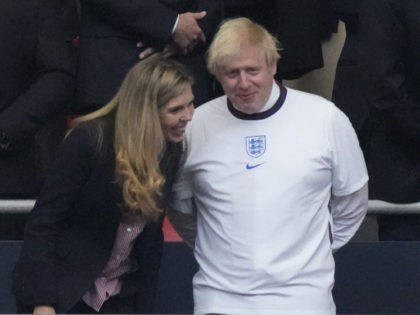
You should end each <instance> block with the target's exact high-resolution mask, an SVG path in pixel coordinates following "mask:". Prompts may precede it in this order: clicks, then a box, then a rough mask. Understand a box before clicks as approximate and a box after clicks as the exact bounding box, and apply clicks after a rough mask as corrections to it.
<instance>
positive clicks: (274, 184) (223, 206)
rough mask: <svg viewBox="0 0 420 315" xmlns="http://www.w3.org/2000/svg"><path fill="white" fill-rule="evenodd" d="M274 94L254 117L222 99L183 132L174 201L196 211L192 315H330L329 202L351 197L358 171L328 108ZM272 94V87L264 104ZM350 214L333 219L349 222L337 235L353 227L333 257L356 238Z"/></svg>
mask: <svg viewBox="0 0 420 315" xmlns="http://www.w3.org/2000/svg"><path fill="white" fill-rule="evenodd" d="M280 90H281V92H280V98H279V99H278V101H277V103H276V105H274V106H273V107H271V108H270V109H268V110H266V111H264V112H262V113H257V114H254V115H246V114H243V113H240V112H237V111H236V110H235V109H234V108H233V107H232V106H228V105H227V98H226V96H223V97H220V98H217V99H215V100H213V101H210V102H208V103H206V104H204V105H202V106H200V107H198V108H197V109H196V112H195V115H194V118H193V121H192V122H191V123H190V124H189V127H188V130H187V157H186V161H185V165H184V167H183V169H182V171H181V173H180V177H179V179H178V181H177V183H176V184H175V186H174V193H175V199H176V200H179V201H182V200H186V199H189V198H194V201H195V204H196V206H197V220H198V221H197V237H196V243H195V257H196V259H197V261H198V264H199V271H198V272H197V274H196V275H195V276H194V280H193V287H194V305H195V313H198V314H202V313H203V314H204V313H222V314H334V313H335V305H334V302H333V299H332V295H331V290H332V288H333V284H334V260H333V256H332V242H333V231H332V230H333V229H334V227H333V226H331V223H333V220H332V217H334V214H333V215H331V213H330V210H329V203H330V199H331V193H332V194H334V195H335V196H346V195H350V194H352V193H354V192H355V191H357V190H359V189H361V188H362V187H363V186H364V185H365V184H366V182H367V180H368V177H367V172H366V167H365V163H364V159H363V156H362V153H361V150H360V148H359V144H358V141H357V138H356V135H355V133H354V130H353V128H352V126H351V124H350V122H349V120H348V119H347V117H346V116H345V115H344V114H343V113H342V112H341V111H340V110H339V109H337V108H336V107H335V106H334V104H332V103H331V102H328V101H327V100H325V99H323V98H321V97H318V96H315V95H312V94H308V93H304V92H299V91H296V90H293V89H289V88H288V89H286V88H284V87H281V89H280ZM278 94H279V87H278V86H277V85H274V86H273V91H272V95H271V101H272V103H274V102H275V100H276V97H277V96H278ZM273 98H274V100H273ZM269 102H270V100H269ZM175 205H176V202H175ZM179 210H185V209H179ZM350 210H351V209H350ZM358 211H359V212H360V213H352V214H351V215H348V213H346V209H344V210H343V209H341V210H340V216H342V217H343V218H345V220H347V219H348V220H353V221H354V225H353V224H351V223H352V222H347V223H350V224H343V226H355V227H352V228H350V229H351V231H350V232H349V231H343V234H344V235H345V236H344V237H340V240H339V242H340V244H337V245H336V246H335V247H336V248H338V247H340V246H342V245H343V244H344V243H345V242H346V241H348V239H349V238H350V237H351V236H352V235H353V234H354V232H355V231H356V230H357V228H358V226H359V224H360V222H361V220H362V219H363V217H364V215H365V211H366V209H359V210H358ZM342 230H345V229H342ZM340 233H341V232H340Z"/></svg>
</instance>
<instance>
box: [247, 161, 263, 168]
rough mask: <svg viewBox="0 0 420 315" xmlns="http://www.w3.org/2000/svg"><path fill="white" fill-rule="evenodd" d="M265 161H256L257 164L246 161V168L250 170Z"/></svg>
mask: <svg viewBox="0 0 420 315" xmlns="http://www.w3.org/2000/svg"><path fill="white" fill-rule="evenodd" d="M264 163H265V162H262V163H258V164H250V163H248V164H247V165H246V169H247V170H252V169H253V168H256V167H258V166H260V165H263V164H264Z"/></svg>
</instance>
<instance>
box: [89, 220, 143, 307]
mask: <svg viewBox="0 0 420 315" xmlns="http://www.w3.org/2000/svg"><path fill="white" fill-rule="evenodd" d="M144 225H145V222H144V221H143V220H141V219H140V218H138V217H134V216H123V217H122V219H121V222H120V225H119V226H118V231H117V235H116V238H115V241H114V247H113V248H112V252H111V256H110V258H109V260H108V262H107V264H106V265H105V267H104V269H103V270H102V272H101V274H100V275H99V276H98V277H97V278H96V280H95V282H94V284H93V286H92V287H91V288H90V289H89V290H88V291H87V292H86V293H85V294H84V295H83V297H82V300H83V301H84V302H85V303H86V304H87V305H89V306H90V307H91V308H93V309H94V310H95V311H97V312H99V310H100V309H101V307H102V305H103V304H104V303H105V301H106V300H108V299H109V298H110V297H111V296H114V295H117V294H118V293H119V292H120V291H121V277H122V276H123V275H124V274H125V273H127V272H129V271H130V270H131V260H130V253H131V250H132V249H133V246H134V242H135V240H136V238H137V237H138V236H139V235H140V233H141V232H142V231H143V228H144Z"/></svg>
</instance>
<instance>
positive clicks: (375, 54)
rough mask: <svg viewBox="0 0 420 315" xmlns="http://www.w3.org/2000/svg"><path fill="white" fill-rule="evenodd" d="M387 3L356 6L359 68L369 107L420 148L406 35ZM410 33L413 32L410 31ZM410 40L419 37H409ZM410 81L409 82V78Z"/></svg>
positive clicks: (418, 107) (375, 0)
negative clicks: (358, 18) (358, 21)
mask: <svg viewBox="0 0 420 315" xmlns="http://www.w3.org/2000/svg"><path fill="white" fill-rule="evenodd" d="M393 10H395V9H392V8H391V6H390V5H389V4H388V2H387V1H383V0H366V1H363V3H362V5H361V6H360V25H359V28H360V69H361V73H362V74H363V76H362V80H363V81H362V83H363V85H364V86H365V88H366V92H367V96H368V99H369V103H370V106H371V107H373V110H374V111H375V113H377V114H378V115H380V117H381V118H382V119H383V120H384V121H385V122H386V124H387V125H388V126H390V128H392V129H393V130H395V131H396V134H398V135H399V138H400V139H404V140H405V141H408V142H410V143H412V144H413V146H415V147H419V146H420V104H419V102H418V99H417V100H415V99H414V95H413V90H414V89H417V88H418V86H416V87H413V85H414V84H417V83H418V82H417V83H415V82H411V86H410V79H409V76H410V74H409V72H410V71H414V69H413V68H412V67H410V63H409V62H408V60H409V59H408V57H407V54H409V53H411V52H410V51H409V50H410V43H409V39H408V36H409V32H410V30H407V29H406V28H407V27H409V26H408V23H407V25H403V22H402V21H401V20H400V19H399V17H397V15H396V12H395V11H393ZM413 31H414V30H413ZM410 36H413V40H414V37H415V36H417V38H419V37H418V36H419V35H415V34H411V35H410ZM413 56H414V54H413ZM412 80H413V79H412Z"/></svg>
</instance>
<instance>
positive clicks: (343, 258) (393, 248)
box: [0, 241, 420, 314]
mask: <svg viewBox="0 0 420 315" xmlns="http://www.w3.org/2000/svg"><path fill="white" fill-rule="evenodd" d="M20 244H21V242H20V241H0V257H1V259H0V279H1V280H0V313H9V314H11V313H14V312H15V306H14V299H13V296H12V294H11V292H10V284H11V281H10V272H11V270H12V268H13V265H14V262H15V261H16V259H17V255H18V251H19V249H20ZM335 259H336V284H335V288H334V298H335V301H336V304H337V313H338V314H420V298H419V294H420V267H419V266H420V242H357V243H349V244H348V245H346V246H345V247H344V248H343V249H341V250H340V251H338V252H337V253H336V256H335ZM196 270H197V265H196V263H195V260H194V258H193V255H192V253H191V250H190V249H189V248H188V247H187V246H186V245H185V244H184V243H181V242H174V243H172V242H167V243H165V247H164V256H163V261H162V267H161V272H160V280H159V290H158V296H157V301H156V312H157V313H159V314H190V313H191V312H192V307H193V306H192V287H191V279H192V276H193V274H194V273H195V272H196ZM302 302H303V303H304V301H302Z"/></svg>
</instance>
